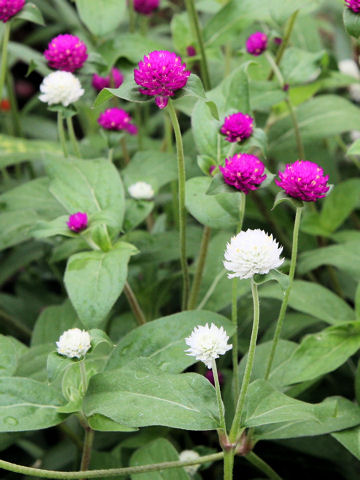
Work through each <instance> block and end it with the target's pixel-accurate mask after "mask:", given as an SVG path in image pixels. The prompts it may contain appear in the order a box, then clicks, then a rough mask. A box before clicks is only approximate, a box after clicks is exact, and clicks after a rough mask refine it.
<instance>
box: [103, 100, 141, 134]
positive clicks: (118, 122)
mask: <svg viewBox="0 0 360 480" xmlns="http://www.w3.org/2000/svg"><path fill="white" fill-rule="evenodd" d="M98 123H99V125H101V126H102V127H103V128H105V130H117V131H119V130H126V131H127V132H128V133H130V134H131V135H136V134H137V127H136V126H135V125H133V124H132V123H131V117H130V115H129V114H128V113H127V112H125V110H122V109H121V108H116V107H114V108H108V109H107V110H105V112H103V113H101V114H100V116H99V118H98Z"/></svg>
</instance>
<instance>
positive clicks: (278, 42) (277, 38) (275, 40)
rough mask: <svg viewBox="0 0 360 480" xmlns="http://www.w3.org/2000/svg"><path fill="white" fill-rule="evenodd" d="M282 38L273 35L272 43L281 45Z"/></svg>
mask: <svg viewBox="0 0 360 480" xmlns="http://www.w3.org/2000/svg"><path fill="white" fill-rule="evenodd" d="M282 41H283V40H282V38H281V37H274V43H275V45H281V44H282Z"/></svg>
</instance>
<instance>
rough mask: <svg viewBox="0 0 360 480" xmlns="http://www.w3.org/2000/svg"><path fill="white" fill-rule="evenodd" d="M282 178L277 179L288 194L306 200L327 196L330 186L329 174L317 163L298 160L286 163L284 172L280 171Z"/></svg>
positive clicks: (311, 200)
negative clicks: (325, 173)
mask: <svg viewBox="0 0 360 480" xmlns="http://www.w3.org/2000/svg"><path fill="white" fill-rule="evenodd" d="M279 178H280V180H277V179H276V180H275V183H276V185H278V186H279V187H281V188H282V189H283V190H284V191H285V193H286V194H287V195H289V196H290V197H293V198H297V199H298V200H303V201H304V202H315V201H316V200H317V199H318V198H323V197H325V196H326V193H327V191H328V190H329V188H330V187H329V186H328V184H327V181H328V179H329V176H328V175H324V170H323V169H322V168H321V167H319V165H317V164H316V163H313V162H309V161H307V160H297V161H296V162H294V163H292V164H288V165H286V168H285V170H284V172H279Z"/></svg>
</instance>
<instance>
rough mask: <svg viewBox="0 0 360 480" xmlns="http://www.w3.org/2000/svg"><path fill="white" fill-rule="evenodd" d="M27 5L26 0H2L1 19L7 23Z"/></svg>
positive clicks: (0, 3)
mask: <svg viewBox="0 0 360 480" xmlns="http://www.w3.org/2000/svg"><path fill="white" fill-rule="evenodd" d="M24 5H25V0H0V20H1V21H2V22H3V23H6V22H7V21H8V20H10V18H12V17H13V16H14V15H16V14H17V13H19V12H20V10H22V8H23V7H24Z"/></svg>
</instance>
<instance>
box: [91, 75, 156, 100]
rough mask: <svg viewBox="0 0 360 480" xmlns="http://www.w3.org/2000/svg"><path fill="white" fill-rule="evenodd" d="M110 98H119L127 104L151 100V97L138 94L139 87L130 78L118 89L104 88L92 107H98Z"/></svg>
mask: <svg viewBox="0 0 360 480" xmlns="http://www.w3.org/2000/svg"><path fill="white" fill-rule="evenodd" d="M112 97H117V98H121V99H122V100H127V101H128V102H135V103H145V102H150V101H151V100H153V97H152V96H149V95H143V94H142V93H140V92H139V86H138V85H137V84H136V83H135V81H134V79H133V78H132V77H128V78H127V79H125V80H124V83H123V84H122V85H121V86H120V87H119V88H104V89H103V90H101V92H100V93H99V94H98V96H97V97H96V99H95V102H94V107H98V106H99V105H102V104H103V103H105V102H107V101H108V100H110V98H112Z"/></svg>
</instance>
